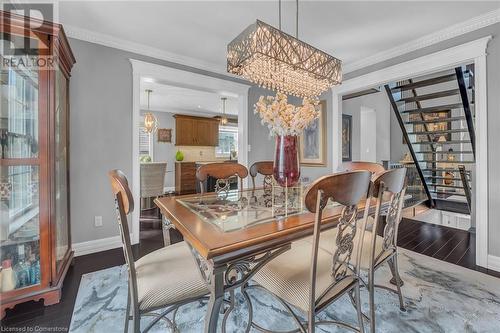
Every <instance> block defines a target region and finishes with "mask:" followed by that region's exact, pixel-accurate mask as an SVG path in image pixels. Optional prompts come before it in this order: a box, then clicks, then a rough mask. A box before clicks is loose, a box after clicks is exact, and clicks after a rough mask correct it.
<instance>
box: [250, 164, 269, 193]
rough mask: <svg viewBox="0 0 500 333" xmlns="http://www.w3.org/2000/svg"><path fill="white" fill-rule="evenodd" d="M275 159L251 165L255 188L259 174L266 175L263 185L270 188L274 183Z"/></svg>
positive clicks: (251, 175)
mask: <svg viewBox="0 0 500 333" xmlns="http://www.w3.org/2000/svg"><path fill="white" fill-rule="evenodd" d="M273 168H274V162H273V161H260V162H255V163H254V164H252V166H251V167H250V177H252V186H253V189H254V190H255V178H256V177H257V176H258V175H262V176H264V180H263V186H264V187H265V188H269V187H271V186H272V185H273Z"/></svg>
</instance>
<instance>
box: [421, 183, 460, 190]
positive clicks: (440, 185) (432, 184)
mask: <svg viewBox="0 0 500 333" xmlns="http://www.w3.org/2000/svg"><path fill="white" fill-rule="evenodd" d="M427 186H432V187H446V188H460V189H463V187H462V186H455V185H446V184H434V183H427Z"/></svg>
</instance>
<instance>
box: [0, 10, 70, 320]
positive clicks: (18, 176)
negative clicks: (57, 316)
mask: <svg viewBox="0 0 500 333" xmlns="http://www.w3.org/2000/svg"><path fill="white" fill-rule="evenodd" d="M0 18H1V20H0V26H1V31H3V32H5V33H4V34H5V36H4V37H3V38H2V39H5V40H11V41H13V43H14V41H21V42H23V38H19V37H24V38H27V39H29V40H30V46H34V47H35V48H36V49H38V50H39V51H38V52H39V53H41V54H43V56H44V57H47V58H48V59H52V60H53V61H50V62H49V61H47V62H45V64H49V63H50V64H51V66H46V67H29V68H25V67H23V66H14V65H11V64H10V63H7V64H6V65H5V66H4V67H2V68H0V103H1V104H0V105H1V107H0V143H1V148H0V156H1V159H0V228H1V230H0V261H1V263H2V272H1V273H2V280H3V283H2V284H1V294H0V299H1V302H0V303H1V317H2V318H3V316H4V315H5V310H6V309H8V308H12V307H14V306H15V305H16V304H18V303H22V302H26V301H30V300H35V301H39V300H41V299H43V300H44V304H45V305H51V304H54V303H58V302H59V300H60V298H61V288H62V284H63V281H64V277H65V275H66V272H67V270H68V267H69V265H70V263H71V261H72V258H73V251H72V248H71V238H70V221H69V219H70V214H69V172H68V170H69V79H70V72H71V68H72V66H73V64H74V63H75V58H74V56H73V53H72V52H71V49H70V47H69V43H68V40H67V39H66V36H65V35H64V31H63V29H62V26H61V25H59V24H52V23H49V22H46V21H40V22H38V21H36V20H35V21H36V22H35V23H36V24H33V25H26V22H27V21H26V18H24V17H23V16H19V15H16V14H12V13H9V12H0ZM30 21H31V22H32V19H30ZM14 46H19V45H14ZM21 46H22V45H21ZM17 50H18V51H19V50H23V49H22V48H21V49H19V48H18V49H17ZM23 52H24V51H23ZM17 56H24V55H23V54H17ZM39 64H42V65H40V66H43V64H44V62H39Z"/></svg>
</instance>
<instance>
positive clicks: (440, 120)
mask: <svg viewBox="0 0 500 333" xmlns="http://www.w3.org/2000/svg"><path fill="white" fill-rule="evenodd" d="M458 120H465V117H451V118H435V119H429V120H411V121H405V122H404V123H405V124H434V123H450V122H452V121H458Z"/></svg>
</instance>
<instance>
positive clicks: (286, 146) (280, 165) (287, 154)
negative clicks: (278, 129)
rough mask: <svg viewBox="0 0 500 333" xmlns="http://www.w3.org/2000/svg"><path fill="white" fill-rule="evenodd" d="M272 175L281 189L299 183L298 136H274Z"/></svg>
mask: <svg viewBox="0 0 500 333" xmlns="http://www.w3.org/2000/svg"><path fill="white" fill-rule="evenodd" d="M273 174H274V179H276V182H278V184H280V185H281V186H283V187H285V186H288V187H290V186H294V185H296V184H297V183H298V182H299V179H300V165H299V137H298V136H295V135H278V136H276V152H275V155H274V169H273Z"/></svg>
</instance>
